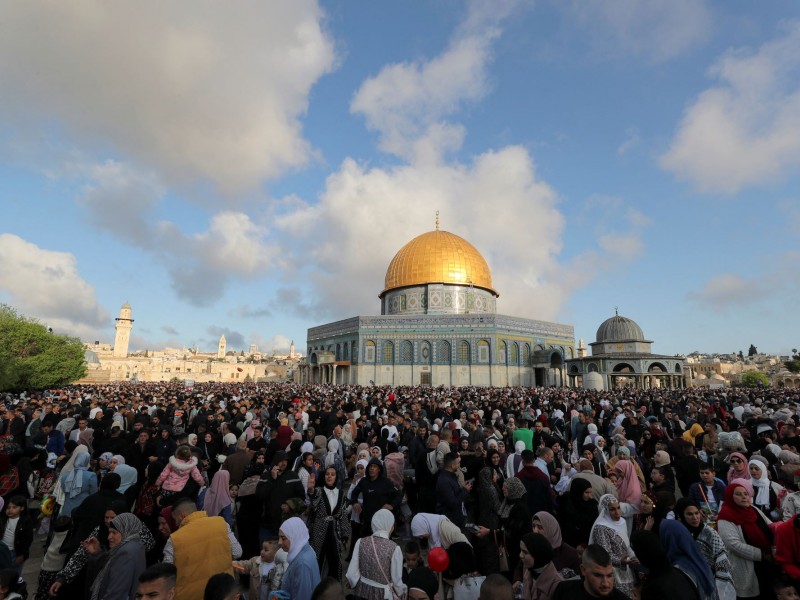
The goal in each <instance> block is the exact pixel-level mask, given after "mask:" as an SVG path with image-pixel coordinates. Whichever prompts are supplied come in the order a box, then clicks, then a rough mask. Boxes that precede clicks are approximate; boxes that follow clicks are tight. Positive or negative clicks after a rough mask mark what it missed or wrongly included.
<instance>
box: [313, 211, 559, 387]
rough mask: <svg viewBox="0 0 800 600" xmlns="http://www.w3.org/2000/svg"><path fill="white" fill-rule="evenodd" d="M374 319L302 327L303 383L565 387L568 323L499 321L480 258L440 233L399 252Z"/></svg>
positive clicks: (464, 242) (425, 235)
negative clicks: (304, 351) (304, 338)
mask: <svg viewBox="0 0 800 600" xmlns="http://www.w3.org/2000/svg"><path fill="white" fill-rule="evenodd" d="M378 297H379V298H380V301H381V314H380V315H379V316H358V317H352V318H349V319H345V320H343V321H336V322H334V323H328V324H326V325H320V326H318V327H312V328H311V329H309V330H308V337H307V359H306V361H307V362H306V363H305V364H303V365H301V367H300V369H299V381H300V382H301V383H311V382H321V383H339V384H360V385H369V384H373V383H374V384H375V385H391V386H400V385H420V384H422V385H434V386H440V385H444V386H465V385H474V386H498V387H502V386H508V385H522V386H546V385H564V384H566V373H565V371H564V365H565V361H566V360H567V359H570V358H573V357H574V356H575V335H574V330H573V327H572V326H571V325H561V324H558V323H549V322H546V321H535V320H531V319H524V318H520V317H511V316H505V315H500V314H497V301H498V297H499V294H498V293H497V291H496V290H495V289H494V287H493V284H492V273H491V270H490V268H489V265H488V263H487V262H486V260H485V259H484V258H483V256H482V255H481V253H480V252H478V250H477V249H476V248H475V247H474V246H473V245H472V244H470V243H469V242H468V241H467V240H465V239H463V238H461V237H459V236H458V235H455V234H453V233H450V232H447V231H441V230H440V229H439V224H438V218H437V223H436V229H435V230H434V231H429V232H427V233H423V234H422V235H419V236H417V237H415V238H414V239H412V240H411V241H409V242H408V243H407V244H406V245H404V246H403V247H402V248H400V250H399V251H398V252H397V254H395V256H394V258H393V259H392V260H391V262H390V263H389V266H388V268H387V270H386V277H385V280H384V286H383V290H382V291H381V292H380V294H379V295H378Z"/></svg>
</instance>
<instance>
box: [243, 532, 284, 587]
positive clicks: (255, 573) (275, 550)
mask: <svg viewBox="0 0 800 600" xmlns="http://www.w3.org/2000/svg"><path fill="white" fill-rule="evenodd" d="M286 556H287V555H286V552H285V551H284V550H281V548H280V547H279V546H278V538H277V537H273V538H267V539H265V540H264V541H263V542H262V543H261V554H260V555H259V556H254V557H253V558H251V559H249V560H235V561H233V566H234V568H235V570H237V571H240V572H241V573H247V574H248V575H250V587H249V588H248V592H247V594H246V597H247V600H266V598H267V597H268V596H269V593H270V592H271V591H273V590H277V589H278V588H279V587H280V586H281V581H282V580H283V574H284V572H285V571H286V567H287V563H286Z"/></svg>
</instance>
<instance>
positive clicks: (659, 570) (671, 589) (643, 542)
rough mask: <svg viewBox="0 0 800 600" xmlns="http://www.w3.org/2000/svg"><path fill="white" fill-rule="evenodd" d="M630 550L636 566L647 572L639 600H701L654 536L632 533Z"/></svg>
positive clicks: (645, 533) (651, 534)
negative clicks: (637, 561)
mask: <svg viewBox="0 0 800 600" xmlns="http://www.w3.org/2000/svg"><path fill="white" fill-rule="evenodd" d="M631 548H632V549H633V551H634V553H635V554H636V558H637V559H638V560H639V564H641V565H642V566H643V567H645V568H646V569H647V577H646V579H645V581H644V583H643V584H642V590H641V595H640V598H641V600H673V599H674V598H680V599H681V600H700V593H699V592H698V590H697V586H695V584H694V583H693V582H692V580H691V579H690V578H689V576H688V575H685V574H684V573H683V572H682V571H679V570H678V569H676V568H675V567H673V566H672V563H671V562H670V560H669V557H668V556H667V551H666V550H665V549H664V546H663V545H662V544H661V540H660V539H659V538H658V536H657V535H656V534H655V533H654V532H652V531H647V530H641V531H634V532H633V534H632V535H631Z"/></svg>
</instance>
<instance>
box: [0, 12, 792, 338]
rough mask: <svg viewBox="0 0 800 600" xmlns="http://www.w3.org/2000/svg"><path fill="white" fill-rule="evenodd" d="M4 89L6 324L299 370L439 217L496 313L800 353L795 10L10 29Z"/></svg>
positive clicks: (294, 17) (76, 23)
mask: <svg viewBox="0 0 800 600" xmlns="http://www.w3.org/2000/svg"><path fill="white" fill-rule="evenodd" d="M0 89H2V90H3V93H2V94H0V302H5V303H8V304H10V305H12V306H14V307H15V308H17V309H18V310H19V311H20V312H22V313H24V314H26V315H29V316H34V317H37V318H39V319H41V320H42V321H43V322H46V323H48V324H50V325H51V326H53V327H54V328H55V329H57V330H58V331H63V332H68V333H70V334H72V335H77V336H80V337H81V338H83V339H85V340H94V339H98V340H101V341H107V342H111V341H112V340H113V333H114V330H113V318H114V316H116V314H117V312H118V310H119V307H120V305H122V304H123V303H124V302H130V303H131V305H132V307H133V316H134V319H135V323H134V330H133V333H134V335H133V337H132V344H131V347H132V349H139V348H158V347H162V346H165V345H170V346H177V347H183V346H197V347H199V348H201V349H203V350H211V349H213V348H215V347H216V341H217V339H218V338H219V335H220V334H222V333H224V334H225V335H226V337H227V339H228V346H229V347H232V348H237V349H238V348H246V347H247V346H248V345H249V344H251V343H256V344H258V345H259V347H260V348H261V349H262V350H273V349H274V350H278V351H285V350H286V349H288V342H289V340H292V339H294V340H295V341H296V342H297V346H298V349H300V350H302V349H303V348H304V339H305V334H306V329H307V328H308V327H309V326H313V325H317V324H320V323H323V322H327V321H330V320H336V319H340V318H346V317H349V316H353V315H356V314H375V313H377V312H378V311H379V309H380V305H379V301H378V298H377V295H378V293H379V292H380V291H381V290H382V289H383V278H384V275H385V270H386V267H387V266H388V264H389V261H390V260H391V258H392V256H393V255H394V254H395V252H397V250H399V249H400V247H402V245H403V244H404V243H405V242H407V241H408V240H410V239H411V238H413V237H414V236H416V235H419V234H421V233H424V232H425V231H429V230H431V229H432V228H433V223H434V214H435V211H436V210H439V211H440V214H441V221H442V228H443V229H445V230H448V231H452V232H453V233H456V234H458V235H460V236H462V237H464V238H466V239H467V240H469V241H471V242H472V243H473V244H474V245H475V246H476V247H477V248H478V249H479V250H480V252H481V253H482V254H483V255H484V256H485V258H486V259H487V261H488V262H489V265H490V267H491V269H492V272H493V276H494V286H495V288H496V289H497V290H498V291H499V292H500V299H499V303H498V308H499V312H501V313H504V314H512V315H518V316H524V317H529V318H537V319H544V320H554V321H558V322H564V323H570V324H573V325H574V326H575V334H576V338H584V339H586V341H587V343H588V342H591V341H593V339H594V334H595V331H596V329H597V327H598V325H599V324H600V323H601V322H602V321H603V320H604V319H606V318H608V317H609V316H611V315H612V314H613V312H614V307H615V306H618V307H619V311H620V314H624V315H626V316H629V317H631V318H633V319H635V320H636V321H637V322H638V323H639V324H640V325H641V326H642V328H643V329H644V332H645V334H646V336H647V337H648V338H649V339H653V340H655V345H654V351H656V352H660V353H665V354H672V353H689V352H692V351H694V350H700V351H704V352H730V351H738V350H740V349H741V350H744V351H747V348H748V346H749V345H750V344H751V343H753V344H756V346H758V348H759V350H762V351H767V352H780V353H787V352H788V351H789V349H790V348H793V347H796V346H797V345H798V343H800V340H798V339H797V332H798V331H800V316H799V315H798V313H797V310H796V305H797V302H796V295H797V292H798V281H799V280H800V276H798V274H797V269H796V265H797V263H798V257H800V248H798V236H800V202H799V200H800V198H798V183H800V181H799V180H800V178H799V177H798V174H797V173H798V166H800V8H799V7H798V4H797V3H795V2H792V1H789V0H784V1H780V0H776V1H774V2H768V3H752V2H738V1H735V2H731V1H718V2H704V1H700V0H697V1H690V0H616V1H606V0H581V1H578V0H575V1H573V2H569V1H563V2H557V1H555V0H551V1H545V0H542V1H540V2H521V1H513V0H500V1H494V2H456V1H454V0H438V1H435V2H434V1H431V2H424V1H419V2H411V3H408V2H366V1H339V2H321V3H316V2H311V1H302V0H294V1H291V2H263V3H257V2H233V3H228V4H226V5H225V6H224V8H223V7H221V6H220V5H219V4H218V3H214V2H210V1H208V2H202V1H201V2H177V1H176V2H172V3H169V4H168V5H163V4H161V3H156V2H139V3H128V4H122V5H120V4H117V5H113V6H109V5H108V4H104V3H100V2H86V3H81V4H80V5H73V4H69V5H68V4H61V5H53V4H52V3H45V2H36V1H31V2H24V3H23V2H19V3H13V4H10V5H7V6H6V7H5V9H4V14H3V19H2V21H0Z"/></svg>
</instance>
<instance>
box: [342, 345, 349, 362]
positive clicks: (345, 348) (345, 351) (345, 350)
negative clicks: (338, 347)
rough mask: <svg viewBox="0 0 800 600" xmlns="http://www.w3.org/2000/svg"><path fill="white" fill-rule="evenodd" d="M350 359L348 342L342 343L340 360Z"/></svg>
mask: <svg viewBox="0 0 800 600" xmlns="http://www.w3.org/2000/svg"><path fill="white" fill-rule="evenodd" d="M349 359H350V344H348V343H347V342H345V343H344V344H342V360H349Z"/></svg>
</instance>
